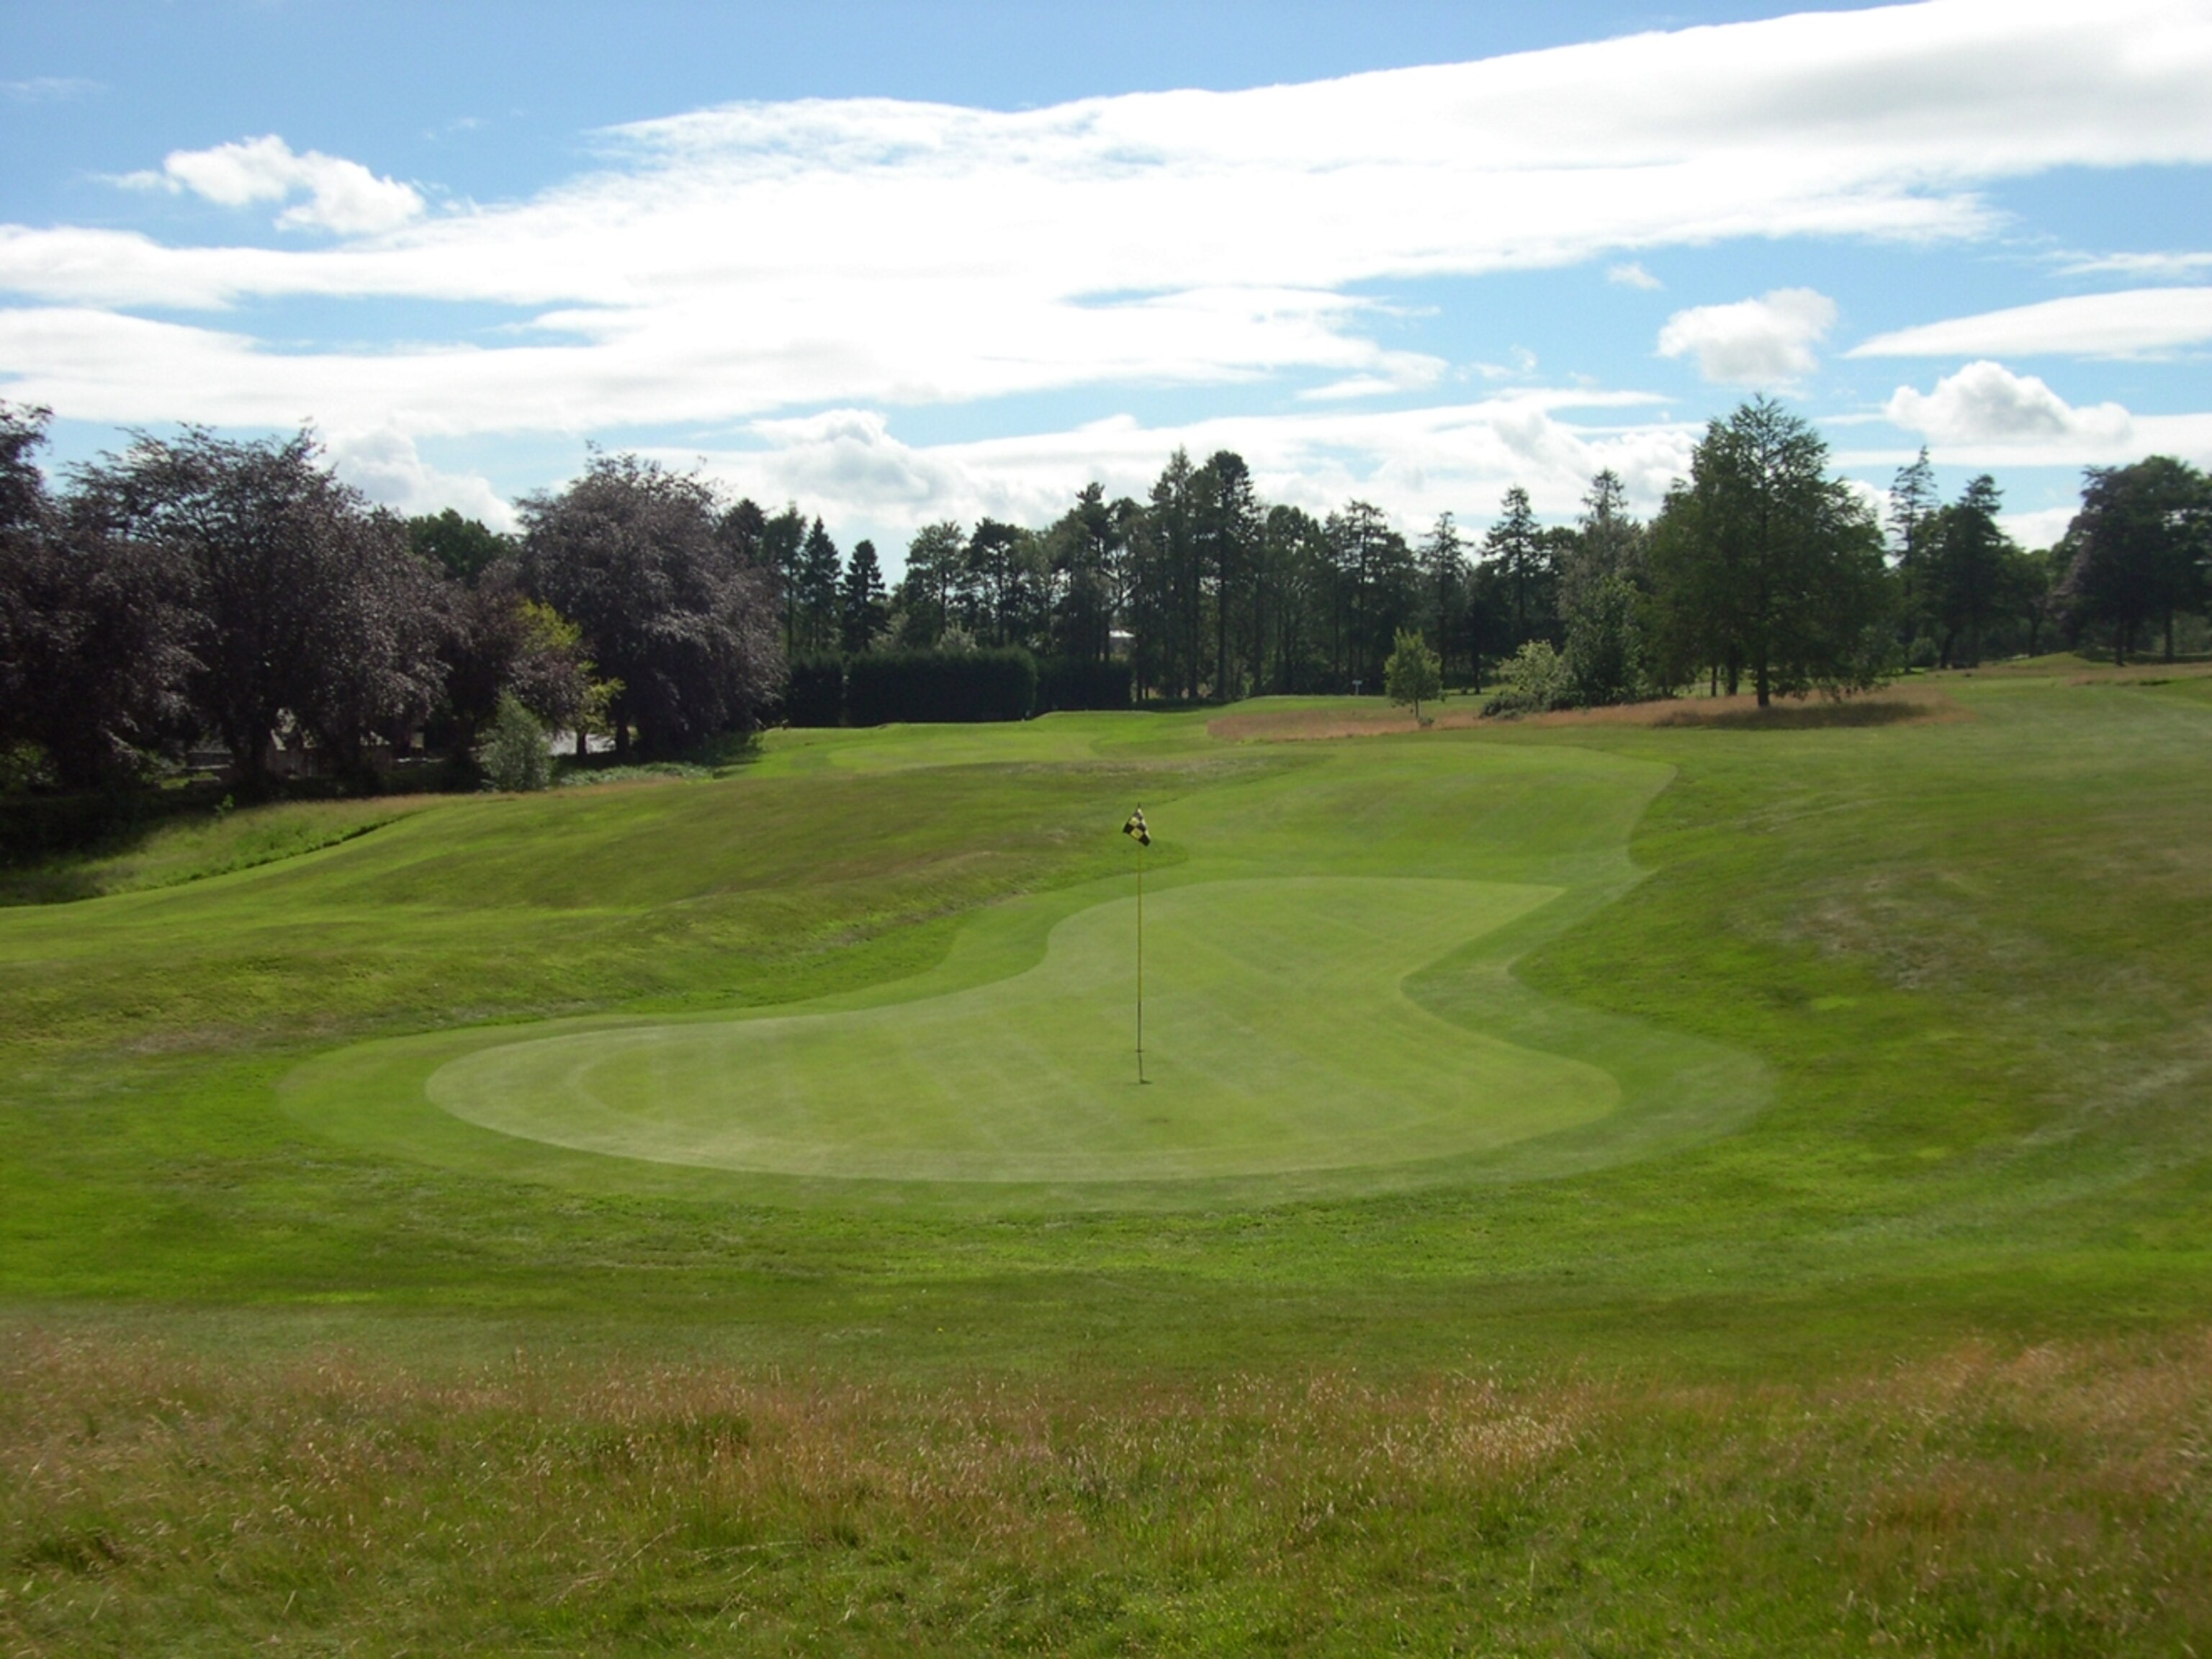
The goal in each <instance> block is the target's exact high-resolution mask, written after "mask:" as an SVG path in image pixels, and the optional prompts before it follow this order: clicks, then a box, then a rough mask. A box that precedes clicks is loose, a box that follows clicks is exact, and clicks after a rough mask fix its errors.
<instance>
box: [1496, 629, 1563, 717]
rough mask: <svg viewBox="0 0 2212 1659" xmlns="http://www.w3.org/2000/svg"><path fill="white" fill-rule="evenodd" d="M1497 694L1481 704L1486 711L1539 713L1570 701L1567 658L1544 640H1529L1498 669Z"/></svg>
mask: <svg viewBox="0 0 2212 1659" xmlns="http://www.w3.org/2000/svg"><path fill="white" fill-rule="evenodd" d="M1498 681H1499V684H1498V691H1497V695H1496V696H1492V698H1491V699H1490V701H1489V702H1486V703H1485V704H1483V705H1482V712H1483V713H1484V714H1545V713H1547V712H1549V711H1550V710H1552V709H1554V708H1566V707H1567V706H1568V705H1569V704H1571V702H1574V680H1573V677H1572V676H1571V674H1569V672H1568V671H1567V660H1566V659H1565V658H1564V657H1562V656H1561V655H1560V654H1559V653H1558V652H1557V651H1554V650H1553V648H1552V646H1551V643H1550V641H1546V640H1531V641H1528V644H1526V645H1524V646H1522V647H1521V648H1520V649H1519V650H1518V651H1516V652H1515V653H1513V656H1512V658H1511V659H1510V661H1508V662H1507V663H1506V665H1505V666H1504V668H1503V669H1501V670H1500V671H1499V672H1498Z"/></svg>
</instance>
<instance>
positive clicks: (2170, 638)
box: [2166, 605, 2173, 662]
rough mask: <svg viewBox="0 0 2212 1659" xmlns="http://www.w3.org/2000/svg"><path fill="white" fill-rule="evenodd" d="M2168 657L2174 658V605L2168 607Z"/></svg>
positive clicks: (2167, 658)
mask: <svg viewBox="0 0 2212 1659" xmlns="http://www.w3.org/2000/svg"><path fill="white" fill-rule="evenodd" d="M2166 660H2167V661H2168V662H2172V660H2173V607H2172V605H2168V606H2166Z"/></svg>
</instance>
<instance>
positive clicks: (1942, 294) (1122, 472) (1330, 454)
mask: <svg viewBox="0 0 2212 1659" xmlns="http://www.w3.org/2000/svg"><path fill="white" fill-rule="evenodd" d="M4 15H5V18H6V27H5V28H4V29H0V132H4V134H5V140H6V147H7V154H8V155H9V158H10V162H11V165H10V166H9V168H7V169H6V170H5V172H4V174H0V397H6V398H10V399H13V400H16V401H28V402H36V403H44V404H50V405H51V406H52V408H53V409H54V410H55V411H56V414H57V422H56V437H57V444H56V453H57V455H58V458H59V459H62V460H64V461H66V460H69V459H82V458H83V457H85V456H88V455H90V454H92V453H95V452H97V451H98V450H100V449H102V448H105V447H111V446H112V445H114V444H116V443H118V441H120V437H121V432H122V429H123V428H125V427H130V426H146V427H152V428H163V427H166V426H167V425H169V424H171V423H173V422H181V421H199V422H207V423H210V424H213V425H216V426H219V427H222V428H225V429H228V430H234V431H238V432H241V433H243V432H255V431H265V430H271V429H277V428H284V427H286V426H289V425H290V424H293V423H296V422H300V421H303V420H313V421H314V422H316V423H317V425H318V426H319V428H320V429H321V431H322V432H323V434H324V435H325V439H326V441H328V444H329V447H330V451H331V455H332V457H333V459H335V460H336V462H337V465H339V467H340V469H341V470H342V471H343V472H344V473H345V474H346V475H347V476H348V477H351V478H352V479H353V480H354V481H355V482H356V483H360V484H361V485H362V488H363V489H366V490H368V492H369V493H370V494H371V495H373V496H374V497H376V498H377V499H379V500H382V501H388V502H390V503H392V505H394V506H396V507H401V508H403V509H405V510H408V511H419V510H426V509H435V508H436V507H443V506H447V505H453V506H457V507H460V508H462V510H464V511H465V512H469V513H475V514H478V515H481V516H483V517H486V518H488V519H489V520H493V521H494V522H496V523H504V522H507V520H508V515H509V513H510V509H511V503H512V502H513V500H514V499H515V498H516V497H518V496H519V495H522V494H524V493H526V492H527V491H529V490H532V489H540V488H544V487H547V486H549V485H555V484H557V483H559V482H560V481H561V480H562V479H563V478H564V477H568V476H569V475H571V474H572V473H573V472H574V470H575V469H576V467H577V465H579V464H580V460H581V459H582V457H583V455H584V454H585V453H586V444H587V443H590V442H597V443H599V444H602V445H605V446H608V447H637V448H641V449H645V450H647V451H649V452H651V453H656V454H659V455H662V456H664V457H665V458H666V459H669V460H671V462H673V463H675V464H678V465H702V466H703V467H705V468H706V469H707V470H708V471H710V472H712V473H713V474H714V475H715V476H716V477H718V478H720V479H721V480H722V481H724V482H725V483H726V484H727V485H728V486H729V487H730V488H731V489H732V490H743V491H745V492H747V493H750V494H752V495H756V496H757V497H758V498H760V499H762V500H763V501H768V502H769V503H770V504H776V503H780V502H781V501H784V500H786V499H796V500H798V501H799V502H800V503H801V504H802V505H803V506H805V507H807V508H808V509H809V510H812V511H819V512H821V513H823V515H824V517H825V518H826V519H827V520H828V521H829V525H830V526H831V528H832V530H833V532H836V533H837V534H838V535H839V536H840V537H841V538H842V539H844V540H846V541H848V542H849V541H850V540H851V539H852V538H854V537H857V536H859V535H863V534H866V535H872V536H874V537H875V538H877V540H878V543H879V544H882V545H883V546H884V548H885V549H886V550H889V551H890V552H891V553H892V555H893V562H894V563H896V550H898V549H899V548H901V547H902V546H903V544H904V541H905V538H906V536H907V535H908V533H909V532H911V531H912V529H913V528H915V526H918V525H920V524H921V523H925V522H928V521H932V520H938V519H942V518H948V517H949V518H956V519H963V520H967V519H972V518H974V517H975V516H976V515H977V514H979V513H985V512H988V513H994V514H996V515H998V516H1002V517H1012V518H1018V519H1021V520H1027V521H1031V522H1038V521H1042V520H1043V519H1045V518H1046V517H1048V516H1050V515H1051V514H1052V513H1055V512H1056V511H1057V510H1058V509H1059V507H1060V506H1061V505H1062V504H1064V502H1065V501H1066V500H1067V499H1068V498H1069V497H1071V496H1072V495H1073V492H1074V491H1075V490H1076V489H1078V488H1079V487H1080V486H1081V485H1082V484H1083V483H1085V481H1087V480H1088V479H1091V478H1093V477H1097V478H1099V479H1101V480H1103V482H1104V483H1106V484H1107V485H1108V487H1109V489H1112V490H1115V491H1120V490H1131V491H1140V490H1141V489H1142V487H1143V485H1144V483H1146V481H1147V480H1148V479H1149V478H1150V477H1152V475H1153V474H1155V473H1156V472H1157V471H1158V468H1159V466H1160V465H1161V463H1162V462H1163V461H1164V459H1165V457H1166V455H1167V453H1168V452H1169V451H1170V449H1171V448H1173V447H1175V446H1176V444H1178V443H1182V444H1187V445H1188V447H1190V448H1191V449H1192V450H1193V451H1194V453H1206V452H1209V451H1211V450H1212V449H1214V448H1218V447H1234V448H1237V449H1238V450H1240V451H1242V452H1243V453H1244V454H1245V455H1246V456H1247V457H1248V459H1250V460H1251V461H1252V463H1253V465H1254V468H1255V472H1256V474H1257V475H1258V477H1259V479H1260V481H1261V486H1262V488H1263V489H1264V490H1265V492H1266V493H1267V495H1269V496H1270V497H1271V498H1273V499H1277V500H1288V501H1298V502H1301V503H1302V504H1304V505H1307V506H1310V507H1317V508H1321V507H1328V506H1331V505H1334V504H1339V503H1340V502H1341V501H1344V500H1346V499H1347V498H1348V497H1350V496H1352V495H1362V496H1364V497H1366V498H1367V499H1370V500H1372V501H1376V502H1377V503H1378V504H1379V505H1381V506H1383V507H1385V508H1386V509H1387V510H1389V512H1390V513H1393V514H1394V515H1395V516H1396V517H1397V518H1398V519H1399V520H1401V522H1402V523H1404V524H1405V525H1407V526H1408V527H1409V528H1417V527H1419V526H1421V525H1423V524H1425V522H1426V521H1427V520H1429V519H1430V518H1431V516H1432V515H1433V514H1434V513H1437V512H1439V511H1443V510H1450V511H1453V512H1455V513H1457V514H1458V515H1459V517H1460V518H1461V520H1462V522H1464V523H1467V524H1468V525H1472V526H1480V525H1481V524H1482V523H1484V522H1486V521H1487V520H1488V519H1489V518H1490V517H1491V516H1492V514H1493V513H1494V512H1495V510H1496V507H1497V501H1498V495H1499V494H1500V492H1501V491H1502V490H1503V489H1504V488H1505V487H1506V485H1508V484H1510V483H1522V484H1524V485H1526V486H1527V487H1528V489H1530V490H1531V492H1532V493H1533V495H1534V497H1535V499H1536V501H1537V504H1538V506H1539V507H1540V508H1541V509H1542V510H1543V511H1545V512H1546V513H1547V514H1548V515H1550V516H1554V517H1560V516H1565V515H1567V514H1570V513H1571V512H1572V511H1573V510H1574V507H1575V505H1576V501H1577V496H1578V495H1579V493H1580V490H1581V489H1582V487H1583V483H1584V481H1586V479H1587V477H1588V475H1589V472H1590V471H1593V470H1595V467H1597V466H1599V465H1610V466H1613V468H1614V469H1615V470H1616V471H1620V473H1622V474H1623V476H1624V477H1626V478H1627V479H1628V481H1629V483H1630V485H1631V489H1632V494H1633V495H1634V496H1635V497H1636V498H1637V499H1638V501H1639V503H1640V504H1641V505H1643V506H1644V507H1646V508H1647V509H1648V508H1649V507H1650V506H1651V505H1653V504H1654V503H1655V502H1656V498H1657V495H1658V494H1659V492H1660V491H1661V490H1662V489H1663V488H1664V486H1665V483H1666V481H1667V480H1668V477H1672V476H1674V473H1675V472H1676V471H1679V470H1680V467H1681V466H1682V465H1683V462H1684V459H1685V458H1686V453H1687V451H1688V447H1689V446H1690V444H1691V443H1692V442H1693V441H1694V439H1695V436H1696V434H1697V431H1698V428H1699V426H1700V425H1701V424H1702V422H1704V421H1705V420H1706V419H1707V418H1709V417H1710V416H1713V415H1715V414H1719V413H1725V412H1726V411H1727V410H1729V408H1731V407H1733V406H1734V404H1735V403H1736V402H1737V401H1738V400H1739V399H1741V398H1743V397H1745V396H1747V395H1750V393H1752V392H1754V391H1767V392H1774V393H1776V394H1777V395H1779V396H1781V397H1783V398H1785V399H1786V400H1788V401H1789V402H1790V404H1791V405H1792V406H1793V407H1795V408H1796V409H1798V410H1801V411H1802V412H1803V413H1804V414H1805V415H1807V416H1809V417H1810V418H1812V419H1814V421H1816V422H1818V423H1819V424H1820V426H1821V428H1822V429H1823V430H1824V431H1825V432H1826V435H1827V436H1828V438H1829V441H1830V442H1831V443H1832V446H1833V448H1834V451H1835V453H1836V455H1837V458H1838V464H1839V465H1841V466H1842V467H1843V468H1844V470H1845V471H1847V472H1849V473H1850V475H1851V476H1853V477H1858V478H1861V479H1863V480H1864V481H1866V482H1867V483H1869V485H1871V486H1873V487H1875V488H1877V489H1879V488H1882V487H1886V485H1887V482H1888V479H1889V477H1890V476H1891V474H1892V472H1893V471H1894V470H1895V468H1896V466H1897V465H1899V464H1900V463H1901V462H1902V461H1904V460H1905V459H1910V457H1911V454H1912V453H1914V452H1915V451H1917V448H1918V447H1920V446H1921V445H1922V444H1923V443H1925V444H1927V445H1928V446H1929V448H1930V450H1931V451H1932V453H1933V454H1934V456H1935V459H1936V461H1937V463H1938V467H1939V476H1940V477H1942V479H1943V480H1944V482H1945V483H1946V484H1947V485H1948V487H1949V488H1951V489H1956V488H1957V487H1958V485H1959V484H1960V483H1962V482H1963V481H1964V479H1965V478H1966V477H1968V476H1970V475H1971V474H1972V472H1975V471H1990V472H1993V473H1994V474H1995V475H1996V477H1997V478H1998V480H1999V482H2000V483H2001V484H2002V486H2003V487H2004V489H2005V491H2006V495H2007V501H2008V507H2009V508H2010V510H2011V513H2012V515H2013V523H2014V526H2015V530H2016V532H2017V533H2019V534H2020V535H2021V537H2022V538H2023V539H2026V540H2028V541H2031V542H2037V543H2040V542H2044V541H2047V540H2048V539H2050V538H2051V536H2052V535H2054V534H2055V533H2056V532H2057V529H2058V528H2059V527H2061V526H2063V520H2064V517H2065V515H2066V513H2067V512H2068V511H2069V507H2070V505H2071V503H2072V502H2073V501H2074V499H2075V493H2076V489H2077V486H2078V483H2079V477H2080V471H2081V467H2083V466H2084V465H2097V464H2111V463H2115V462H2123V461H2126V460H2130V459H2136V458H2137V457H2139V456H2141V455H2142V454H2145V453H2154V452H2157V451H2164V452H2167V453H2179V454H2182V455H2185V456H2186V457H2188V458H2189V459H2192V460H2194V461H2196V462H2197V463H2199V464H2200V465H2202V464H2208V463H2212V389H2209V388H2208V379H2207V376H2206V374H2205V366H2206V362H2207V359H2208V351H2212V230H2208V228H2207V227H2208V225H2212V213H2208V211H2207V210H2208V209H2212V189H2208V185H2212V173H2208V167H2212V98H2207V97H2206V96H2205V94H2204V92H2203V88H2205V87H2206V86H2207V85H2208V84H2212V8H2208V7H2207V6H2205V5H2203V4H2172V3H2152V0H2117V3H2111V4H2106V5H2103V6H2100V7H2098V8H2095V9H2089V8H2083V7H2080V6H2051V7H2038V6H2034V5H2023V4H2018V3H2013V4H2003V5H1998V4H1988V3H1981V0H1958V3H1954V0H1939V3H1936V4H1932V5H1919V6H1902V7H1895V8H1889V9H1880V10H1868V9H1850V8H1845V7H1834V8H1826V9H1821V10H1820V11H1819V12H1817V13H1808V12H1805V11H1802V10H1801V11H1797V12H1788V11H1785V10H1784V9H1779V8H1775V7H1761V6H1756V5H1749V4H1734V5H1725V6H1692V7H1686V8H1677V9H1668V10H1663V11H1662V10H1659V9H1650V8H1641V7H1635V6H1628V5H1620V4H1595V3H1585V4H1555V5H1552V6H1547V7H1543V8H1534V7H1522V6H1498V7H1483V6H1476V5H1468V4H1459V5H1444V4H1413V3H1401V4H1391V3H1366V4H1361V5H1357V6H1353V5H1344V6H1320V5H1305V6H1298V5H1280V4H1276V5H1266V6H1262V5H1256V4H1245V5H1212V6H1208V5H1205V4H1201V3H1192V0H1185V3H1182V4H1175V5H1166V4H1146V3H1138V4H1124V5H1117V6H1115V7H1112V8H1105V7H1090V8H1077V7H1067V6H1058V5H1042V4H1040V5H1012V4H1001V5H995V6H994V5H969V6H951V5H945V6H934V7H933V6H927V5H901V6H893V5H872V4H846V5H838V4H827V3H815V4H811V5H807V6H804V7H801V6H780V5H772V4H763V5H754V6H746V7H734V6H705V5H679V4H659V5H638V6H629V7H623V8H612V7H593V8H588V9H586V8H582V7H569V8H564V7H560V6H545V5H520V4H517V5H501V4H477V5H471V6H465V7H452V6H436V5H427V4H425V5H388V6H370V5H364V4H358V3H356V4H351V5H341V4H331V3H296V0H293V3H287V0H264V3H253V4H203V5H192V4H170V5H124V4H109V5H104V4H100V3H96V0H95V3H88V4H83V5H79V6H73V7H66V8H64V7H53V6H40V7H33V6H29V5H16V4H10V5H8V6H7V8H6V10H5V13H4Z"/></svg>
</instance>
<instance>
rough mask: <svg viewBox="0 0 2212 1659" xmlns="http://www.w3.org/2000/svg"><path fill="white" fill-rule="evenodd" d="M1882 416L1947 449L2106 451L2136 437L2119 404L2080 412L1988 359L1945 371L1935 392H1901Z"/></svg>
mask: <svg viewBox="0 0 2212 1659" xmlns="http://www.w3.org/2000/svg"><path fill="white" fill-rule="evenodd" d="M1882 412H1883V413H1884V414H1885V415H1887V416H1888V417H1889V419H1890V422H1891V423H1892V424H1893V425H1895V426H1900V427H1903V428H1905V430H1906V431H1908V432H1917V433H1919V434H1921V435H1923V436H1924V437H1926V438H1927V439H1928V441H1929V442H1930V443H1934V444H1944V445H1952V444H1958V445H1968V446H1974V447H1991V446H2002V445H2008V444H2027V445H2047V444H2048V443H2049V442H2050V441H2051V440H2054V439H2057V440H2066V441H2075V442H2076V443H2079V444H2084V445H2087V446H2089V447H2093V448H2097V449H2105V448H2109V447H2112V446H2114V445H2120V444H2125V443H2126V442H2127V441H2129V440H2130V438H2131V437H2132V436H2133V435H2134V432H2135V422H2134V419H2133V417H2132V416H2130V415H2129V413H2128V411H2127V410H2124V409H2123V408H2122V407H2121V406H2120V405H2119V404H2094V405H2093V406H2091V407H2089V408H2086V409H2077V408H2075V406H2074V405H2073V404H2069V403H2068V402H2067V401H2066V400H2065V399H2064V398H2062V397H2060V396H2059V395H2058V394H2057V392H2053V391H2052V390H2051V388H2050V387H2049V386H2046V385H2045V383H2044V382H2043V381H2042V380H2039V379H2037V378H2036V377H2035V376H2034V375H2033V374H2014V373H2013V372H2012V371H2011V370H2010V369H2008V368H2006V367H2005V366H2004V365H2003V364H2002V363H1995V362H1988V361H1986V360H1984V361H1982V362H1972V363H1968V364H1967V365H1966V367H1965V368H1962V369H1960V371H1959V372H1958V373H1957V374H1946V375H1945V376H1944V377H1943V378H1942V380H1938V381H1936V389H1935V390H1934V391H1933V392H1917V391H1916V390H1914V389H1913V388H1912V387H1911V386H1899V387H1898V389H1897V391H1896V392H1895V393H1893V395H1892V396H1891V398H1890V400H1889V402H1888V403H1887V404H1885V405H1884V406H1883V410H1882Z"/></svg>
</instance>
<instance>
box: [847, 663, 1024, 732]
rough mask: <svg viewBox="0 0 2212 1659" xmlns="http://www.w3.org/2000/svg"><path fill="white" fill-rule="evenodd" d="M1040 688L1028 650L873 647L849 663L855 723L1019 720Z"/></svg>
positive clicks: (849, 692)
mask: <svg viewBox="0 0 2212 1659" xmlns="http://www.w3.org/2000/svg"><path fill="white" fill-rule="evenodd" d="M1036 690H1037V667H1036V658H1034V657H1032V656H1030V653H1028V652H1026V651H1021V650H1003V651H960V652H952V651H884V652H870V653H867V654H866V655H865V656H859V657H855V658H854V659H853V660H852V662H851V663H850V664H849V665H848V667H847V669H846V673H845V716H846V718H847V719H848V720H850V721H851V722H852V723H853V724H854V726H882V725H884V724H885V723H886V722H887V721H890V720H1024V719H1026V718H1028V716H1029V714H1030V709H1031V708H1034V707H1035V706H1036Z"/></svg>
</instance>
